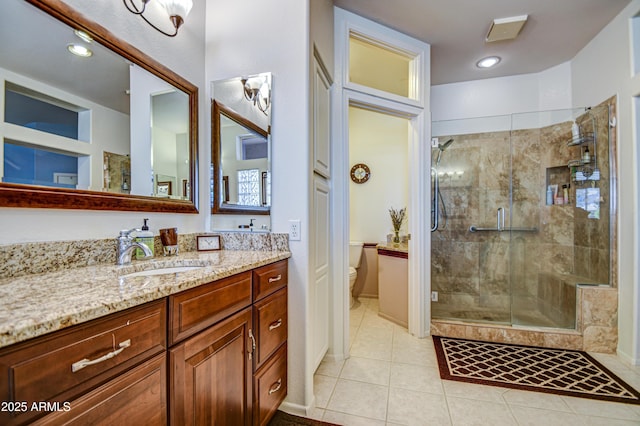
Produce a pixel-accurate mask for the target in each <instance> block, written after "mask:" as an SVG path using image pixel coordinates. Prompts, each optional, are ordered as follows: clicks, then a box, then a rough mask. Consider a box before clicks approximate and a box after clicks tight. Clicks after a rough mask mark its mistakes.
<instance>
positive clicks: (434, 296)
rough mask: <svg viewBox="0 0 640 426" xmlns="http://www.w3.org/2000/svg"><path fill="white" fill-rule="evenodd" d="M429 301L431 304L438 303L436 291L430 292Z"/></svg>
mask: <svg viewBox="0 0 640 426" xmlns="http://www.w3.org/2000/svg"><path fill="white" fill-rule="evenodd" d="M431 301H432V302H437V301H438V292H437V291H432V292H431Z"/></svg>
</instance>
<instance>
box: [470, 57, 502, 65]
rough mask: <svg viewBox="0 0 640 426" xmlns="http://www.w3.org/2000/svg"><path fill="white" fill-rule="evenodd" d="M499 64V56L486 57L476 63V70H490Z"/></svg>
mask: <svg viewBox="0 0 640 426" xmlns="http://www.w3.org/2000/svg"><path fill="white" fill-rule="evenodd" d="M498 62H500V57H499V56H488V57H486V58H483V59H480V60H479V61H478V62H476V66H477V67H478V68H491V67H493V66H495V65H497V64H498Z"/></svg>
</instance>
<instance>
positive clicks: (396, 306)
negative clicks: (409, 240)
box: [377, 243, 409, 327]
mask: <svg viewBox="0 0 640 426" xmlns="http://www.w3.org/2000/svg"><path fill="white" fill-rule="evenodd" d="M377 248H378V298H379V299H378V302H379V305H380V306H379V310H378V315H379V316H381V317H383V318H386V319H388V320H390V321H392V322H395V323H396V324H399V325H401V326H403V327H407V326H408V324H409V249H408V247H407V245H406V244H393V243H390V244H378V246H377Z"/></svg>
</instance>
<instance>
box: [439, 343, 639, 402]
mask: <svg viewBox="0 0 640 426" xmlns="http://www.w3.org/2000/svg"><path fill="white" fill-rule="evenodd" d="M433 343H434V346H435V349H436V355H437V357H438V367H439V369H440V377H441V378H442V379H446V380H456V381H460V382H469V383H478V384H483V385H490V386H502V387H506V388H512V389H521V390H529V391H535V392H546V393H555V394H558V395H567V396H576V397H582V398H592V399H600V400H604V401H613V402H624V403H628V404H640V393H638V391H636V390H635V389H634V388H633V387H631V386H629V385H628V384H626V383H625V382H624V381H622V380H621V379H620V378H619V377H617V376H616V375H615V374H613V373H611V372H610V371H609V370H607V369H606V368H605V367H604V366H603V365H602V364H600V363H599V362H598V361H596V360H595V359H593V357H591V356H590V355H589V354H587V353H585V352H581V351H572V350H565V349H549V348H538V347H533V346H521V345H510V344H503V343H491V342H480V341H476V340H464V339H454V338H450V337H440V336H433Z"/></svg>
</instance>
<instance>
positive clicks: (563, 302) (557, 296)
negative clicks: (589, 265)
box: [536, 272, 599, 328]
mask: <svg viewBox="0 0 640 426" xmlns="http://www.w3.org/2000/svg"><path fill="white" fill-rule="evenodd" d="M598 284H599V283H597V282H595V281H593V280H591V279H589V278H586V277H584V276H581V275H573V274H562V273H558V272H540V273H539V274H538V286H537V295H536V296H537V304H538V310H539V311H540V313H542V314H544V315H545V316H546V317H548V318H549V319H551V320H553V322H554V323H556V324H557V326H558V328H575V326H576V306H577V304H576V298H577V292H576V287H577V286H578V285H598Z"/></svg>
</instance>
